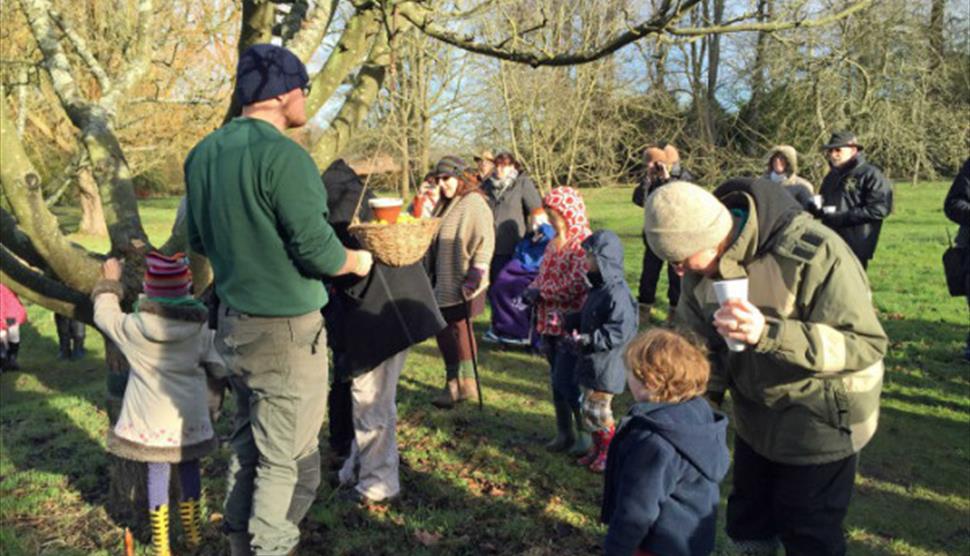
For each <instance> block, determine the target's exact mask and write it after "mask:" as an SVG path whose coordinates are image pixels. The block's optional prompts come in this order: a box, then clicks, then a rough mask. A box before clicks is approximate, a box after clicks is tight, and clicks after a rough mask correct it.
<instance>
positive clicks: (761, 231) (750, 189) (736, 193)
mask: <svg viewBox="0 0 970 556" xmlns="http://www.w3.org/2000/svg"><path fill="white" fill-rule="evenodd" d="M740 194H747V195H749V196H750V197H751V198H753V199H754V205H755V208H756V209H757V210H756V211H755V212H756V214H757V218H758V246H757V249H756V250H755V254H756V255H761V254H763V253H767V252H768V251H771V249H772V248H773V247H774V246H775V244H776V243H777V242H778V241H779V240H780V239H781V237H782V232H783V231H784V229H785V228H787V227H788V225H789V224H790V223H791V221H792V219H794V218H795V217H796V216H798V215H799V213H801V212H802V206H801V205H799V204H798V202H797V201H795V199H794V198H793V197H792V196H791V195H790V194H789V193H788V192H786V191H785V190H784V189H783V188H781V187H778V185H777V184H776V183H774V182H772V181H771V180H770V179H767V178H733V179H730V180H728V181H726V182H724V183H722V184H721V185H720V186H718V188H717V189H715V190H714V196H715V197H717V198H718V199H720V200H721V202H723V203H724V204H725V206H727V207H728V208H729V209H741V210H744V211H747V210H748V206H747V203H746V201H745V197H744V195H740Z"/></svg>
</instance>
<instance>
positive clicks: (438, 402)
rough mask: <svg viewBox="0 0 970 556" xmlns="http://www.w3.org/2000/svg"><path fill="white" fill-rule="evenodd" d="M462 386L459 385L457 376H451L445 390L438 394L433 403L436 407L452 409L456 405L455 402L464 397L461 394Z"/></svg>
mask: <svg viewBox="0 0 970 556" xmlns="http://www.w3.org/2000/svg"><path fill="white" fill-rule="evenodd" d="M459 393H460V388H459V386H458V379H457V378H450V379H448V382H446V383H445V388H444V390H442V391H441V393H440V394H438V397H436V398H435V399H433V400H431V403H432V404H433V405H434V406H435V407H440V408H441V409H451V408H453V407H455V404H456V403H458V402H461V401H464V399H463V398H462V397H461V396H460V395H459Z"/></svg>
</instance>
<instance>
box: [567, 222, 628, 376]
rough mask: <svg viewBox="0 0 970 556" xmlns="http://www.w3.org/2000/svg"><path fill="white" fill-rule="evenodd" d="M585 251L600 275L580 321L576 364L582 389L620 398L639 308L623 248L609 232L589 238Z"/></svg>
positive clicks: (591, 276) (594, 278)
mask: <svg viewBox="0 0 970 556" xmlns="http://www.w3.org/2000/svg"><path fill="white" fill-rule="evenodd" d="M583 249H585V250H586V253H587V254H591V255H592V256H593V257H595V258H596V264H597V265H598V266H599V269H600V270H599V272H598V273H590V274H588V275H587V276H588V277H589V280H590V282H591V284H592V288H591V289H590V290H589V294H588V295H587V296H586V303H585V304H584V305H583V312H582V313H581V314H580V318H579V332H580V334H582V336H581V337H582V339H583V340H582V342H581V344H580V346H579V351H580V357H579V361H577V363H576V376H577V378H578V380H579V384H580V386H584V387H586V388H591V389H593V390H598V391H600V392H611V393H614V394H619V393H621V392H623V388H624V387H625V386H626V365H625V364H624V363H623V350H624V349H625V348H626V345H627V344H628V343H629V342H630V340H632V339H633V337H634V336H636V334H637V324H638V316H637V304H636V301H634V300H633V295H632V294H631V293H630V288H629V286H627V285H626V280H625V279H624V278H623V245H622V244H621V243H620V238H618V237H617V236H616V234H614V233H613V232H611V231H609V230H599V231H597V232H596V233H594V234H593V235H591V236H589V237H588V238H586V241H584V242H583Z"/></svg>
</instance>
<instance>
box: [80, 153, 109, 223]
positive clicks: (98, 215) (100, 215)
mask: <svg viewBox="0 0 970 556" xmlns="http://www.w3.org/2000/svg"><path fill="white" fill-rule="evenodd" d="M77 188H78V195H79V197H80V199H81V226H80V227H79V228H78V231H79V232H81V233H82V234H87V235H92V236H98V237H107V235H108V226H107V224H105V221H104V208H103V207H102V206H101V195H99V194H98V184H97V183H95V181H94V176H92V175H91V170H90V169H89V168H81V170H80V171H79V172H78V173H77Z"/></svg>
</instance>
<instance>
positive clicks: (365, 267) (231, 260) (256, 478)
mask: <svg viewBox="0 0 970 556" xmlns="http://www.w3.org/2000/svg"><path fill="white" fill-rule="evenodd" d="M308 85H309V79H308V77H307V73H306V69H305V67H304V66H303V63H302V62H301V61H300V60H299V59H298V58H297V57H296V56H295V55H294V54H293V53H291V52H289V51H288V50H286V49H284V48H280V47H277V46H273V45H269V44H260V45H255V46H252V47H250V48H249V49H247V50H246V51H245V52H243V53H242V55H240V58H239V66H238V69H237V75H236V90H235V95H236V96H237V98H238V100H239V102H240V104H241V105H243V110H242V116H241V117H238V118H235V119H233V120H232V121H231V122H229V123H227V124H226V125H225V126H223V127H222V128H220V129H218V130H216V131H214V132H212V133H211V134H209V135H208V136H206V137H205V138H204V139H203V140H202V141H201V142H199V144H198V145H196V146H195V148H193V149H192V152H190V153H189V156H188V158H187V159H186V161H185V182H186V197H187V209H188V210H187V225H188V235H189V242H190V244H191V246H192V249H193V250H195V251H197V252H199V253H201V254H203V255H205V256H206V257H208V258H209V261H210V263H211V264H212V270H213V273H214V276H215V291H216V294H217V295H218V298H219V300H220V306H219V315H218V331H217V335H216V345H217V348H218V349H219V350H220V352H221V354H222V356H223V357H224V358H225V360H226V365H227V367H228V368H229V370H230V373H231V376H230V383H231V385H232V389H233V391H234V392H235V395H236V405H237V410H236V417H235V423H234V424H235V430H234V431H233V434H232V440H231V444H232V447H233V457H232V460H231V462H230V465H229V480H228V488H227V496H226V504H225V520H224V528H225V531H226V533H227V534H228V535H229V541H230V548H231V553H232V555H233V556H240V555H249V554H255V555H257V556H276V555H283V554H288V553H290V551H291V550H293V549H294V548H295V547H296V545H297V543H298V541H299V537H300V531H299V527H298V526H299V523H300V521H301V520H302V519H303V517H304V515H305V514H306V512H307V510H308V509H309V508H310V504H311V503H312V502H313V500H314V497H315V494H316V489H317V486H318V485H319V483H320V454H319V450H318V446H317V435H318V434H319V432H320V427H321V426H322V424H323V418H324V409H325V407H326V398H327V345H326V333H325V331H324V327H323V318H322V316H321V314H320V309H321V308H322V307H323V306H324V305H326V303H327V294H326V291H325V290H324V287H323V284H322V283H321V282H320V279H321V278H322V277H324V276H337V275H341V274H350V273H352V274H356V275H358V276H366V275H367V274H368V273H369V272H370V268H371V265H372V258H371V255H370V253H368V252H366V251H352V250H347V249H345V248H344V246H343V245H342V244H341V243H340V241H339V240H338V239H337V236H336V235H335V233H334V231H333V229H332V228H331V227H330V225H329V224H328V223H327V197H326V192H325V190H324V188H323V184H322V183H321V181H320V173H319V172H318V170H317V168H316V166H315V164H314V163H313V160H312V159H311V158H310V156H309V154H308V153H307V152H306V151H305V150H304V149H303V148H301V147H300V146H299V145H298V144H297V143H296V142H294V141H293V140H291V139H290V138H289V137H287V136H286V135H285V134H284V133H283V132H284V131H285V130H287V129H290V128H296V127H300V126H302V125H304V124H305V123H306V121H307V117H306V112H305V108H304V99H305V96H306V92H307V91H308V90H309V89H308Z"/></svg>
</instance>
